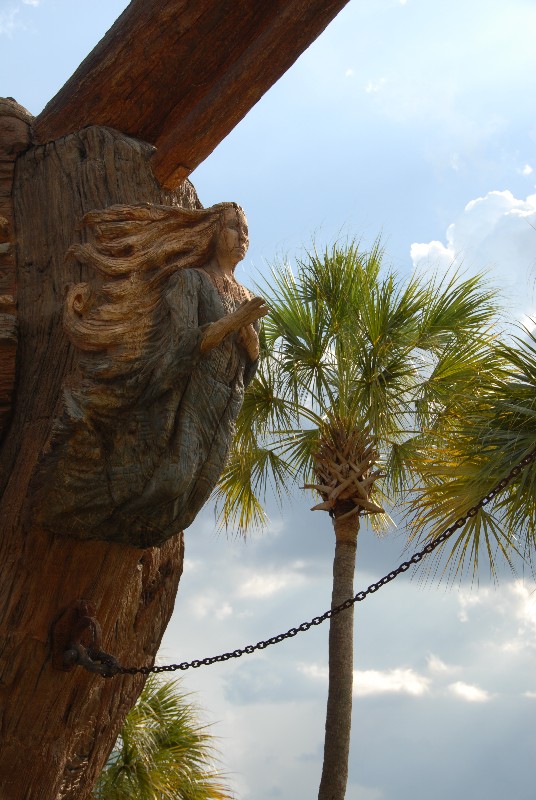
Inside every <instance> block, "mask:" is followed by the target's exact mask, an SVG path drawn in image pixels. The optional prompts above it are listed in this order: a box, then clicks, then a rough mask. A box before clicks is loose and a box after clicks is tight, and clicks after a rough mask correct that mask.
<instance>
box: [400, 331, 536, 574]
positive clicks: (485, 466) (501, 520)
mask: <svg viewBox="0 0 536 800" xmlns="http://www.w3.org/2000/svg"><path fill="white" fill-rule="evenodd" d="M497 355H498V356H499V357H500V358H501V359H502V361H503V368H502V370H500V371H499V372H496V373H495V374H493V375H490V376H488V379H487V380H486V381H485V382H484V380H483V381H482V385H481V389H480V392H478V393H477V394H475V395H468V396H467V397H466V398H464V403H463V409H461V411H463V413H458V414H452V415H450V416H449V417H448V418H444V419H442V420H440V421H439V424H438V426H437V429H436V431H435V437H433V438H430V439H429V440H428V447H427V448H426V451H423V453H422V456H423V463H424V465H425V469H424V471H423V481H424V482H423V486H422V488H421V489H420V491H419V492H417V493H416V495H415V499H414V501H413V507H414V508H413V510H414V512H416V513H414V514H413V519H412V524H413V534H414V537H419V538H420V539H428V538H431V537H433V536H435V535H436V534H437V533H438V532H439V529H440V528H441V527H444V526H445V525H450V524H452V523H453V522H454V521H455V520H456V519H458V518H459V517H460V516H461V515H462V514H463V513H464V512H465V511H466V510H467V508H468V507H470V506H472V505H475V504H476V503H477V502H478V501H479V499H480V498H481V497H484V496H485V495H487V493H488V492H489V491H490V490H491V489H492V488H493V487H494V486H495V485H496V484H497V483H498V482H499V481H500V480H501V479H502V478H504V477H505V476H506V475H508V474H509V472H510V470H511V469H512V468H513V467H515V466H516V465H517V464H519V463H520V461H521V460H522V459H523V458H525V457H526V456H527V455H528V454H529V453H532V452H533V451H534V449H535V448H536V336H535V334H534V332H531V331H529V330H526V329H523V330H522V335H521V336H514V337H512V338H511V339H510V341H509V342H508V343H507V344H502V345H499V346H498V348H497ZM535 544H536V467H535V465H534V462H532V464H531V465H529V466H528V467H527V468H525V469H524V470H523V472H522V473H521V474H520V476H519V479H518V480H517V481H515V482H513V483H511V484H510V485H509V486H508V487H506V488H505V490H503V491H501V492H500V493H499V494H498V495H497V496H496V497H494V498H493V499H492V500H491V501H490V502H489V503H488V504H487V505H486V506H485V507H484V508H482V509H480V510H479V511H478V513H477V514H476V515H475V516H474V517H473V518H471V519H469V520H468V522H467V523H466V524H465V525H464V526H463V528H461V529H460V531H459V533H458V535H457V538H456V540H455V541H454V543H453V547H452V549H451V550H450V552H449V560H448V562H447V569H448V568H449V567H450V571H451V573H452V574H453V575H454V576H455V575H456V574H458V573H461V571H462V570H464V568H465V569H468V570H471V571H472V574H473V577H475V576H476V572H477V569H478V567H479V555H480V554H482V553H484V555H485V558H486V560H487V561H488V563H489V566H490V570H491V573H492V575H495V574H496V563H497V555H499V556H502V557H505V558H506V559H507V561H509V562H510V559H511V555H512V551H513V550H514V551H515V552H517V554H518V555H521V556H522V557H523V558H524V559H525V560H527V561H531V560H532V559H533V557H534V545H535Z"/></svg>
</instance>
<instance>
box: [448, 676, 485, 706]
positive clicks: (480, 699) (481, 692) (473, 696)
mask: <svg viewBox="0 0 536 800" xmlns="http://www.w3.org/2000/svg"><path fill="white" fill-rule="evenodd" d="M449 689H450V691H451V692H452V694H454V695H456V697H459V698H460V699H461V700H465V701H466V702H467V703H486V702H487V701H488V700H491V695H490V693H489V692H487V691H486V690H485V689H481V688H480V687H479V686H475V685H474V684H471V683H464V682H463V681H456V683H451V684H450V686H449Z"/></svg>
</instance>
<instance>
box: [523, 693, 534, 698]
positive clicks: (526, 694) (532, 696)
mask: <svg viewBox="0 0 536 800" xmlns="http://www.w3.org/2000/svg"><path fill="white" fill-rule="evenodd" d="M523 697H530V699H531V700H536V692H525V694H524V695H523Z"/></svg>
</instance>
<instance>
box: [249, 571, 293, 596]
mask: <svg viewBox="0 0 536 800" xmlns="http://www.w3.org/2000/svg"><path fill="white" fill-rule="evenodd" d="M303 581H304V576H303V575H300V574H299V573H296V572H274V573H272V574H265V573H258V574H256V575H251V576H250V577H248V578H247V579H246V580H245V581H244V583H243V584H242V585H241V586H240V589H239V591H238V593H239V595H240V596H241V597H269V596H270V595H272V594H276V592H280V591H281V590H282V589H287V588H288V587H290V586H297V585H298V584H301V583H303Z"/></svg>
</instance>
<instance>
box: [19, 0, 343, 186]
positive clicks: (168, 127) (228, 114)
mask: <svg viewBox="0 0 536 800" xmlns="http://www.w3.org/2000/svg"><path fill="white" fill-rule="evenodd" d="M347 2H348V0H195V2H192V0H160V2H158V3H155V2H154V0H132V2H131V3H130V5H129V6H128V7H127V9H126V10H125V11H124V12H123V14H122V15H121V16H120V17H119V18H118V20H117V21H116V22H115V24H114V25H113V27H112V28H111V29H110V30H109V31H108V33H107V34H106V36H105V37H104V38H103V39H102V40H101V41H100V42H99V44H98V45H97V46H96V47H95V49H94V50H93V51H92V52H91V53H90V54H89V55H88V57H87V58H86V59H85V60H84V61H83V62H82V64H81V65H80V66H79V67H78V69H77V70H76V72H75V73H74V75H73V76H72V77H71V78H70V79H69V80H68V81H67V83H66V84H65V86H64V87H63V88H62V89H61V90H60V91H59V92H58V94H57V95H56V96H55V97H54V98H53V99H52V100H51V101H50V102H49V103H48V105H47V106H46V108H45V109H44V110H43V111H42V113H41V114H40V115H39V116H38V117H37V118H36V119H35V122H34V135H35V137H36V140H37V141H38V142H45V141H49V140H52V139H57V138H59V137H60V136H63V135H65V134H68V133H73V132H75V131H77V130H80V129H81V128H83V127H85V126H87V125H107V126H110V127H112V128H116V129H118V130H120V131H122V132H123V133H127V134H130V135H132V136H135V137H136V138H138V139H142V140H144V141H147V142H149V143H151V144H153V145H155V146H156V147H157V152H156V154H155V156H154V159H153V170H154V172H155V174H156V176H157V178H158V179H159V180H160V182H161V184H162V185H164V186H167V187H173V186H176V185H178V183H180V182H181V181H182V180H183V179H184V178H185V177H187V176H188V175H189V174H190V172H191V171H192V170H193V169H195V167H197V166H198V164H200V163H201V162H202V161H203V160H204V159H205V158H206V157H207V156H208V155H209V154H210V153H211V152H212V150H214V148H215V147H216V146H217V145H218V144H219V142H221V141H222V139H224V138H225V136H227V134H228V133H229V132H230V131H231V130H232V129H233V128H234V127H235V125H236V124H237V123H238V122H239V121H240V120H241V119H242V118H243V117H244V116H245V115H246V114H247V112H248V111H249V109H250V108H252V106H254V105H255V103H256V102H257V101H258V100H259V99H260V98H261V97H262V95H263V94H264V93H265V92H266V91H267V90H268V89H269V88H270V87H271V86H272V85H273V84H274V83H275V82H276V81H277V80H278V79H279V78H280V77H281V75H283V74H284V73H285V72H286V70H287V69H289V67H290V66H291V65H292V64H293V63H294V61H296V59H297V58H298V57H299V56H300V55H301V53H303V52H304V50H306V49H307V47H308V46H309V45H310V44H311V43H312V42H313V41H314V40H315V39H316V38H317V37H318V36H319V34H320V33H321V32H322V31H323V30H324V28H325V27H326V26H327V25H328V23H329V22H330V21H331V20H332V19H333V18H334V17H335V16H336V15H337V13H338V12H339V11H340V10H341V9H342V8H343V6H345V5H346V3H347Z"/></svg>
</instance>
